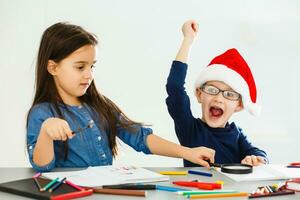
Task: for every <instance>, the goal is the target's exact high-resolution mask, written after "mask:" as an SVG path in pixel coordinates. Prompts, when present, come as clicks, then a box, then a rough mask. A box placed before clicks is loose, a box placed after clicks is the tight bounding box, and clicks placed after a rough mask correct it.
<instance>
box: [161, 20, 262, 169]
mask: <svg viewBox="0 0 300 200" xmlns="http://www.w3.org/2000/svg"><path fill="white" fill-rule="evenodd" d="M182 32H183V35H184V39H183V41H182V44H181V47H180V49H179V51H178V54H177V56H176V60H175V61H174V62H173V64H172V67H171V70H170V74H169V77H168V80H167V85H166V88H167V93H168V97H167V99H166V103H167V106H168V111H169V113H170V115H171V117H172V118H173V120H174V123H175V130H176V134H177V137H178V139H179V142H180V143H181V145H184V146H188V147H197V146H206V147H208V148H211V149H214V150H215V151H216V153H215V162H216V163H220V164H222V163H243V164H249V165H252V166H256V165H260V164H265V163H267V162H268V159H267V155H266V153H265V152H264V151H262V150H260V149H258V148H256V147H254V146H252V144H251V143H250V142H249V141H248V140H247V138H246V136H245V135H244V134H243V132H242V130H241V129H240V128H238V127H237V126H236V125H235V123H228V120H229V119H230V117H231V116H232V114H234V113H235V112H239V111H241V110H242V109H243V108H246V109H247V110H248V111H249V112H250V113H251V114H253V115H257V114H258V113H259V110H260V107H259V106H258V105H257V103H256V86H255V82H254V79H253V77H252V73H251V70H250V68H249V67H248V65H247V63H246V61H245V60H244V59H243V58H242V56H241V55H240V54H239V53H238V51H237V50H236V49H229V50H228V51H226V52H225V53H223V54H221V55H219V56H217V57H215V58H214V59H213V60H212V61H211V63H210V64H209V65H208V66H207V67H206V68H205V69H204V70H203V71H202V72H201V73H200V75H199V76H198V78H197V80H196V84H195V94H196V97H197V100H198V102H199V103H200V104H201V105H202V118H201V119H199V118H198V119H197V118H194V117H193V115H192V112H191V110H190V100H189V97H188V96H187V94H186V92H185V88H184V83H185V76H186V70H187V64H186V63H187V59H188V56H189V51H190V48H191V45H192V43H193V40H194V38H195V37H196V35H197V32H198V24H197V23H196V22H195V21H193V20H190V21H187V22H186V23H185V24H184V25H183V26H182ZM184 166H185V167H192V166H197V165H195V164H193V163H191V162H189V161H187V160H184Z"/></svg>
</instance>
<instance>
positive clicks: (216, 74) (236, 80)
mask: <svg viewBox="0 0 300 200" xmlns="http://www.w3.org/2000/svg"><path fill="white" fill-rule="evenodd" d="M207 81H222V82H224V83H226V84H227V85H229V86H230V87H231V88H232V89H233V90H234V91H236V92H238V93H239V94H241V96H242V101H243V105H244V108H245V109H247V110H248V111H249V112H250V113H251V114H252V115H255V116H257V115H259V113H260V108H261V107H260V106H259V105H258V104H257V103H256V100H257V91H256V85H255V81H254V78H253V76H252V72H251V70H250V68H249V66H248V64H247V63H246V61H245V60H244V58H243V57H242V56H241V54H240V53H239V52H238V51H237V50H236V49H229V50H227V51H226V52H225V53H223V54H221V55H219V56H217V57H215V58H214V59H213V60H212V61H211V62H210V63H209V65H208V66H207V67H206V68H205V69H204V70H202V72H201V73H200V74H199V76H198V78H197V80H196V83H195V90H196V89H197V88H199V87H200V86H201V85H203V84H204V83H206V82H207Z"/></svg>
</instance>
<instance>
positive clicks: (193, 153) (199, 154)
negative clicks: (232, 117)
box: [183, 147, 215, 168]
mask: <svg viewBox="0 0 300 200" xmlns="http://www.w3.org/2000/svg"><path fill="white" fill-rule="evenodd" d="M183 158H184V159H185V160H188V161H190V162H193V163H196V164H199V165H202V166H204V167H206V168H210V166H209V163H208V161H210V162H211V163H214V162H215V150H213V149H210V148H207V147H196V148H187V151H186V153H185V154H184V155H183Z"/></svg>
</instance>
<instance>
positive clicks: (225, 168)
mask: <svg viewBox="0 0 300 200" xmlns="http://www.w3.org/2000/svg"><path fill="white" fill-rule="evenodd" d="M209 165H210V166H211V167H219V168H221V172H224V173H229V174H250V173H252V172H253V167H252V166H251V165H247V164H242V163H229V164H218V163H209Z"/></svg>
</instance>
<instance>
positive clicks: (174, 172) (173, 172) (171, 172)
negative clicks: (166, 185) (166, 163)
mask: <svg viewBox="0 0 300 200" xmlns="http://www.w3.org/2000/svg"><path fill="white" fill-rule="evenodd" d="M159 173H160V174H163V175H187V174H188V173H187V171H177V172H176V171H163V172H159Z"/></svg>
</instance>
